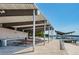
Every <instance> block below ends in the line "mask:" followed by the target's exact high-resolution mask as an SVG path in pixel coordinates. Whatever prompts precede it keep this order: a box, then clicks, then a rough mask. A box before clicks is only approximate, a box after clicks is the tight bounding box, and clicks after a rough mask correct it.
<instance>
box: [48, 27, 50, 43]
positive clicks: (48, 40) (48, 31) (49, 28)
mask: <svg viewBox="0 0 79 59" xmlns="http://www.w3.org/2000/svg"><path fill="white" fill-rule="evenodd" d="M49 40H50V26H49V27H48V42H49Z"/></svg>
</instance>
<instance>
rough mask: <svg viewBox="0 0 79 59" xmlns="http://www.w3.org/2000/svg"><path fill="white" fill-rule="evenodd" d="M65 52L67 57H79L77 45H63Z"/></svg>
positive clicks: (78, 46)
mask: <svg viewBox="0 0 79 59" xmlns="http://www.w3.org/2000/svg"><path fill="white" fill-rule="evenodd" d="M64 46H65V50H66V52H67V54H69V55H79V45H75V44H71V43H64Z"/></svg>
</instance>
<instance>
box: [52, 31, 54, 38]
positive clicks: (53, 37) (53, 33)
mask: <svg viewBox="0 0 79 59" xmlns="http://www.w3.org/2000/svg"><path fill="white" fill-rule="evenodd" d="M52 39H54V33H53V29H52Z"/></svg>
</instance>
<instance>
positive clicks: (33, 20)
mask: <svg viewBox="0 0 79 59" xmlns="http://www.w3.org/2000/svg"><path fill="white" fill-rule="evenodd" d="M33 51H35V10H33Z"/></svg>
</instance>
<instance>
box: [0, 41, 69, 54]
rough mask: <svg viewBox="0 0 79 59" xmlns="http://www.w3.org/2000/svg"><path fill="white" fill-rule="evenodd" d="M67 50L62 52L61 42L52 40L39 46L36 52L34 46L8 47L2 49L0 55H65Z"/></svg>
mask: <svg viewBox="0 0 79 59" xmlns="http://www.w3.org/2000/svg"><path fill="white" fill-rule="evenodd" d="M65 54H67V53H66V51H65V50H60V46H59V40H50V42H49V43H48V42H47V41H46V44H45V45H43V43H40V44H37V45H36V48H35V52H33V51H32V46H7V47H0V55H65Z"/></svg>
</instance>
